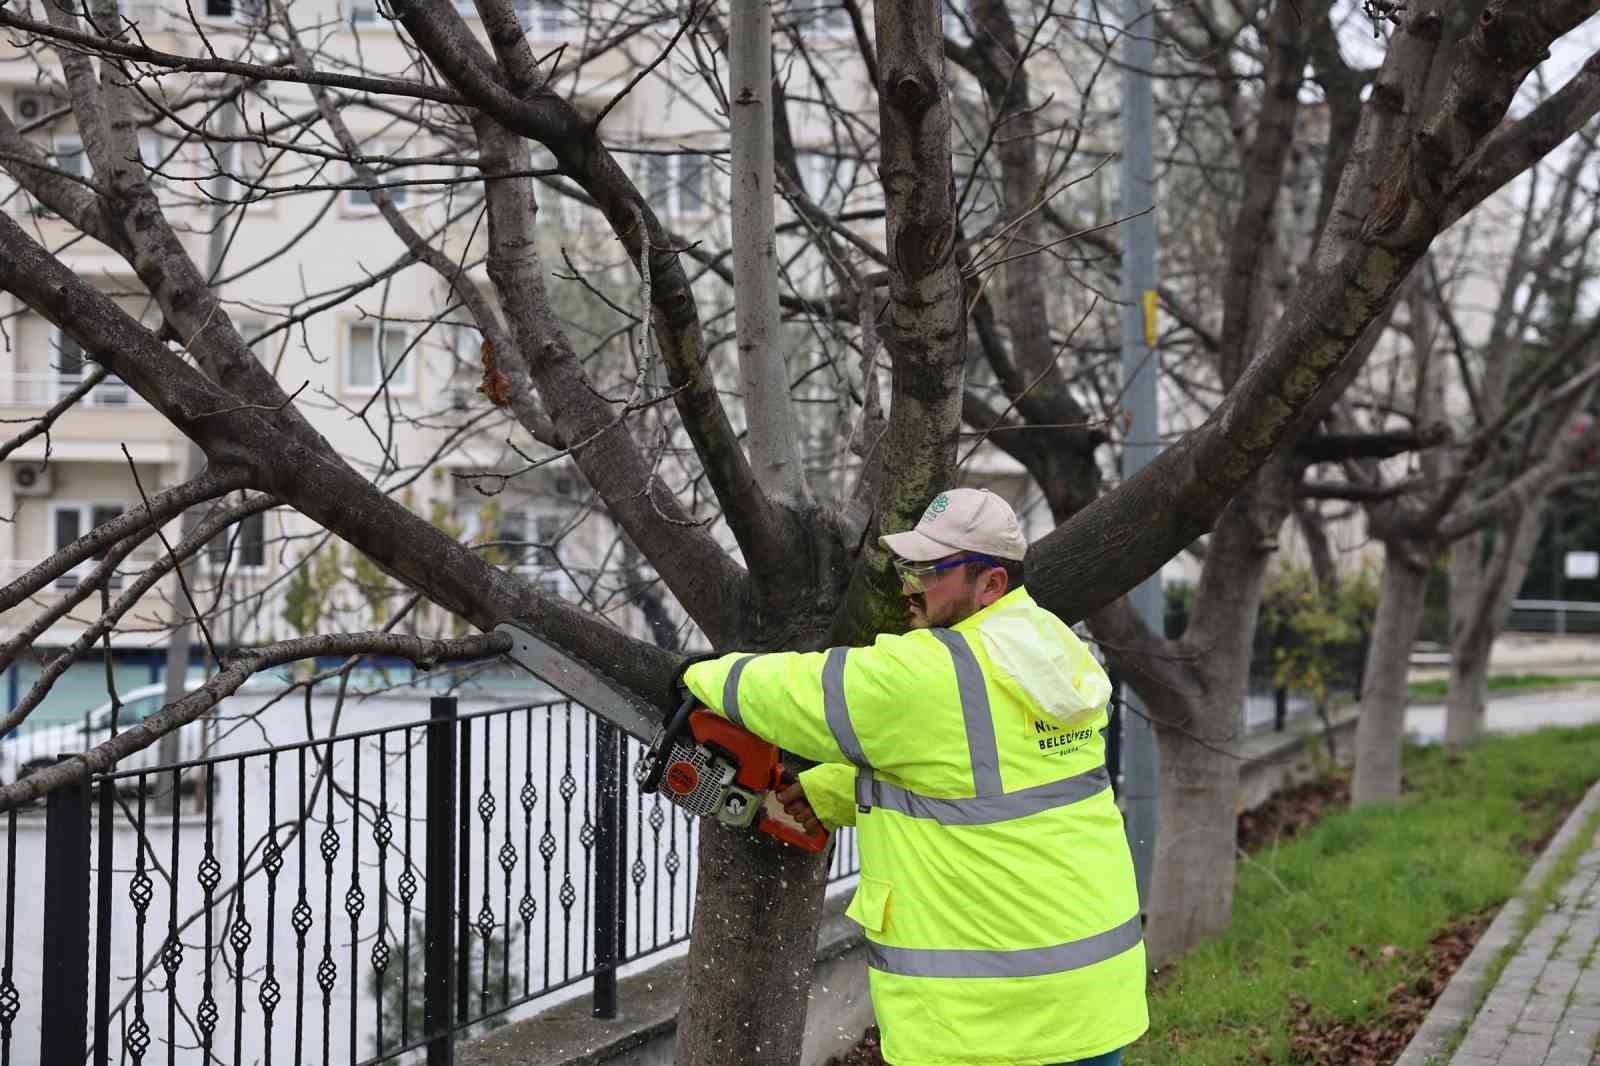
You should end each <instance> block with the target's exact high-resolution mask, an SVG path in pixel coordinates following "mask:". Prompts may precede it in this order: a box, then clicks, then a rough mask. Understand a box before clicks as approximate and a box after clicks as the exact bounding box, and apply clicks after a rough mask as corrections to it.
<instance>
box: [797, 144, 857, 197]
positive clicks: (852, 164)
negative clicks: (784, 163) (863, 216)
mask: <svg viewBox="0 0 1600 1066" xmlns="http://www.w3.org/2000/svg"><path fill="white" fill-rule="evenodd" d="M858 166H859V164H857V163H856V161H855V160H853V159H839V158H836V157H834V156H832V155H825V154H822V153H819V152H805V153H802V154H801V156H800V180H801V181H803V182H804V183H805V187H806V195H807V196H809V197H810V198H811V202H812V203H814V204H816V205H817V206H818V207H820V208H822V209H823V210H824V211H839V210H842V209H843V208H844V205H845V200H846V199H848V198H849V197H850V196H851V195H852V194H853V193H855V192H856V178H857V177H858V175H859V174H860V171H859V169H858Z"/></svg>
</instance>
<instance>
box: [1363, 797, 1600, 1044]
mask: <svg viewBox="0 0 1600 1066" xmlns="http://www.w3.org/2000/svg"><path fill="white" fill-rule="evenodd" d="M1597 809H1600V782H1596V783H1595V784H1594V785H1593V786H1591V787H1590V789H1589V791H1588V792H1587V793H1586V794H1585V795H1584V797H1583V800H1582V802H1580V803H1579V804H1578V806H1577V809H1575V810H1574V811H1573V812H1572V813H1571V814H1570V815H1568V816H1567V820H1566V821H1565V822H1563V823H1562V825H1561V829H1560V830H1559V831H1558V832H1557V833H1556V835H1555V836H1554V837H1553V838H1552V839H1551V841H1550V843H1549V844H1548V845H1546V847H1545V849H1544V853H1543V854H1541V855H1540V856H1539V860H1538V861H1537V862H1535V863H1534V864H1533V868H1532V869H1530V870H1529V871H1528V874H1527V876H1526V877H1524V878H1523V879H1522V883H1521V884H1520V885H1518V886H1517V892H1516V895H1514V896H1512V897H1511V898H1510V899H1508V900H1506V902H1505V905H1504V906H1502V907H1501V908H1500V913H1499V914H1496V915H1495V916H1494V921H1492V922H1490V923H1489V928H1488V929H1486V930H1485V931H1484V934H1483V936H1482V937H1481V938H1480V939H1479V940H1478V943H1477V946H1475V947H1474V948H1473V949H1472V953H1471V954H1470V955H1468V956H1467V961H1466V962H1464V963H1462V964H1461V969H1459V970H1457V971H1456V972H1455V976H1453V977H1451V978H1450V983H1449V984H1448V985H1446V986H1445V989H1444V992H1443V993H1441V994H1440V996H1439V998H1438V999H1437V1000H1436V1001H1434V1004H1433V1009H1432V1010H1430V1011H1428V1016H1427V1017H1426V1018H1425V1019H1423V1022H1422V1028H1421V1029H1418V1030H1417V1035H1416V1036H1414V1037H1412V1038H1411V1043H1409V1044H1407V1045H1406V1049H1405V1051H1403V1052H1402V1053H1401V1055H1400V1057H1399V1058H1398V1059H1396V1060H1395V1066H1442V1064H1443V1063H1444V1062H1445V1059H1446V1053H1447V1050H1448V1048H1449V1046H1450V1044H1451V1042H1452V1041H1454V1040H1456V1039H1457V1038H1458V1037H1460V1036H1461V1035H1463V1034H1464V1033H1465V1032H1466V1031H1467V1027H1468V1026H1469V1025H1470V1024H1471V1023H1472V1019H1473V1016H1474V1015H1476V1014H1477V1012H1478V1008H1479V1005H1480V1004H1482V1003H1483V1000H1484V997H1485V996H1487V995H1488V994H1489V972H1490V971H1491V970H1492V969H1493V968H1494V965H1495V963H1496V962H1497V961H1499V959H1500V957H1501V954H1502V953H1503V952H1505V951H1508V950H1515V949H1516V947H1517V945H1518V944H1519V943H1520V942H1521V937H1522V928H1521V926H1522V920H1523V916H1524V915H1526V914H1527V913H1528V908H1529V907H1530V906H1531V905H1532V903H1533V897H1534V896H1535V895H1537V894H1538V892H1539V889H1540V888H1542V887H1543V886H1544V883H1545V881H1546V880H1548V879H1549V877H1550V873H1551V871H1552V870H1554V869H1555V865H1556V863H1558V862H1560V861H1561V856H1562V855H1563V854H1564V853H1565V852H1566V850H1567V849H1568V848H1569V847H1571V846H1572V844H1573V842H1574V841H1575V840H1577V838H1578V834H1579V833H1580V832H1581V831H1582V830H1583V826H1584V823H1585V822H1587V821H1588V820H1589V817H1590V815H1591V814H1593V812H1594V811H1595V810H1597Z"/></svg>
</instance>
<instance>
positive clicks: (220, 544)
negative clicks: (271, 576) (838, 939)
mask: <svg viewBox="0 0 1600 1066" xmlns="http://www.w3.org/2000/svg"><path fill="white" fill-rule="evenodd" d="M246 523H249V524H251V525H257V524H259V525H260V527H261V539H260V541H258V542H256V546H258V547H259V548H260V551H261V561H260V562H259V563H247V562H244V561H243V557H244V553H245V552H246V551H248V550H249V547H250V543H249V542H247V541H246V540H245V539H244V534H245V526H246ZM201 554H202V555H204V556H205V561H206V569H207V570H209V571H210V572H212V573H214V574H220V573H222V572H224V571H226V572H227V573H230V574H260V573H264V572H266V569H267V512H265V511H257V512H256V513H255V514H252V515H246V516H245V517H243V518H241V519H239V521H237V522H235V523H234V524H233V525H231V526H229V527H228V528H227V529H224V530H223V531H222V532H221V533H218V534H217V535H216V536H215V537H214V538H212V540H211V541H210V542H209V543H207V544H206V546H205V547H204V548H202V549H201Z"/></svg>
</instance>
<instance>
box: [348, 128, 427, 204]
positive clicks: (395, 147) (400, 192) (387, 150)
mask: <svg viewBox="0 0 1600 1066" xmlns="http://www.w3.org/2000/svg"><path fill="white" fill-rule="evenodd" d="M401 151H402V148H401V146H400V145H399V144H398V143H395V142H391V141H373V142H372V143H371V144H370V145H368V146H367V148H366V149H365V152H364V154H366V155H399V154H400V153H401ZM345 169H346V170H347V171H348V172H349V175H350V180H351V181H360V180H361V176H360V175H359V174H357V173H356V168H355V167H354V166H353V165H346V167H345ZM410 171H411V168H410V167H393V168H391V169H389V170H380V171H378V172H377V173H375V174H374V175H373V179H374V181H375V183H376V184H379V185H384V184H387V183H388V182H390V181H393V180H395V179H397V178H398V179H401V180H404V179H405V177H406V175H407V174H409V173H410ZM373 191H374V190H371V189H346V190H345V194H344V196H342V197H340V202H341V203H342V204H343V205H344V208H345V210H346V211H347V212H349V213H350V214H352V215H375V214H377V213H378V202H377V201H376V200H374V199H373V198H372V193H373ZM385 191H386V192H387V193H388V194H389V200H390V202H392V203H393V204H394V206H395V208H396V209H397V210H400V211H404V210H405V209H406V204H407V201H409V200H410V199H411V189H410V187H409V186H405V185H402V186H399V187H398V188H392V189H386V190H385ZM357 197H364V198H365V199H357Z"/></svg>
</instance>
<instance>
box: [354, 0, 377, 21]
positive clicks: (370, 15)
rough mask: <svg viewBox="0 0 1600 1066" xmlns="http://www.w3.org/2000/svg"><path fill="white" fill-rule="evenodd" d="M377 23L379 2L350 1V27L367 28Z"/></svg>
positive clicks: (368, 0)
mask: <svg viewBox="0 0 1600 1066" xmlns="http://www.w3.org/2000/svg"><path fill="white" fill-rule="evenodd" d="M377 21H378V2H377V0H350V25H352V26H367V25H371V24H372V23H374V22H377Z"/></svg>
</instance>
